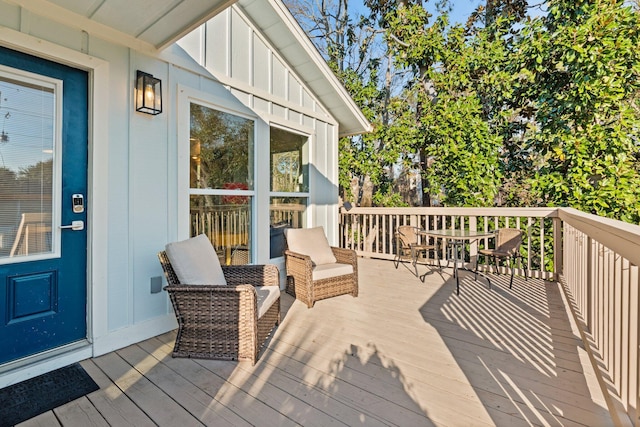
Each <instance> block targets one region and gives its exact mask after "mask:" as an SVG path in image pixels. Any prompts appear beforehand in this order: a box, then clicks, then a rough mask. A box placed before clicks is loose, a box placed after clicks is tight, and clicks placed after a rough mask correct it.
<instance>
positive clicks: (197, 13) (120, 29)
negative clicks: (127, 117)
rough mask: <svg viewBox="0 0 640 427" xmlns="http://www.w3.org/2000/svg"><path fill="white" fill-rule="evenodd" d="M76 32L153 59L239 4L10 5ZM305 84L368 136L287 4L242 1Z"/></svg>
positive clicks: (135, 0) (23, 1) (132, 0)
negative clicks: (150, 55) (79, 31)
mask: <svg viewBox="0 0 640 427" xmlns="http://www.w3.org/2000/svg"><path fill="white" fill-rule="evenodd" d="M9 1H11V2H13V3H15V4H18V5H19V6H20V7H22V8H24V9H25V10H29V11H31V12H33V13H34V14H37V15H41V16H46V17H48V18H49V19H52V20H54V21H56V22H60V23H62V24H64V25H66V26H68V27H70V28H77V29H79V30H82V31H86V32H87V33H89V34H90V35H92V36H95V37H98V38H102V39H104V40H107V41H110V42H113V43H117V44H120V45H124V46H127V47H130V48H132V49H134V50H137V51H141V52H149V53H150V54H154V53H156V54H157V53H158V52H159V51H160V50H162V49H164V48H166V47H168V46H169V45H171V44H173V43H174V42H176V41H177V40H179V39H180V38H182V37H183V36H185V35H187V34H188V33H190V32H191V31H193V30H194V29H196V28H197V27H198V26H200V25H201V24H203V23H205V22H206V21H208V20H209V19H211V18H212V17H213V16H215V15H216V14H218V13H220V12H221V11H223V10H225V9H226V8H228V7H230V6H231V5H232V4H234V3H236V0H82V1H80V0H9ZM238 5H239V6H240V7H241V8H242V9H243V10H244V11H245V13H246V14H247V16H248V17H249V18H250V19H252V20H253V22H254V23H255V25H256V26H257V28H259V29H260V30H261V31H262V32H263V33H264V34H265V35H266V36H267V38H268V39H269V40H270V42H271V43H272V44H273V46H274V47H275V48H276V49H277V50H278V52H279V54H280V55H281V56H282V58H283V59H284V60H285V61H287V62H288V63H289V65H290V66H291V67H292V69H293V70H295V72H296V73H297V74H298V75H299V76H300V78H301V79H302V80H303V81H304V83H305V84H306V85H307V87H309V89H310V90H311V91H312V92H313V93H314V95H315V96H316V97H317V98H318V99H319V100H320V102H321V103H322V104H323V107H324V108H326V109H327V110H328V112H329V113H330V114H331V115H332V116H333V117H334V118H336V120H337V121H338V124H339V135H340V136H349V135H355V134H360V133H364V132H368V131H370V130H371V128H372V126H371V124H370V123H369V121H368V120H367V119H366V118H365V117H364V115H363V114H362V111H360V109H359V108H358V106H357V105H356V104H355V102H354V101H353V99H352V98H351V96H349V94H348V93H347V91H346V89H345V88H344V86H343V85H342V84H341V83H340V81H339V80H338V79H337V77H336V76H335V74H334V73H333V72H332V71H331V69H330V68H329V66H328V65H327V63H326V62H325V60H324V58H323V57H322V55H320V53H319V52H318V50H317V49H316V47H315V46H314V45H313V43H311V41H310V40H309V38H308V37H307V35H306V34H305V33H304V31H303V30H302V28H301V27H300V25H299V24H298V22H297V21H296V20H295V18H294V17H293V15H291V13H290V12H289V10H288V9H287V8H286V6H285V5H284V4H283V3H282V1H281V0H239V2H238Z"/></svg>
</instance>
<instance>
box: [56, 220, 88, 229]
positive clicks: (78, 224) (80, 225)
mask: <svg viewBox="0 0 640 427" xmlns="http://www.w3.org/2000/svg"><path fill="white" fill-rule="evenodd" d="M60 228H61V229H67V228H70V229H71V230H73V231H81V230H84V221H71V225H61V226H60Z"/></svg>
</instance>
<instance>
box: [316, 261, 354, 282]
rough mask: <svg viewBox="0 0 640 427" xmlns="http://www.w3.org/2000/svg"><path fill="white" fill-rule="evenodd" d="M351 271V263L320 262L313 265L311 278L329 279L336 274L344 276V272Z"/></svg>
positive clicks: (348, 272) (350, 272) (349, 272)
mask: <svg viewBox="0 0 640 427" xmlns="http://www.w3.org/2000/svg"><path fill="white" fill-rule="evenodd" d="M352 273H353V265H351V264H340V263H337V262H334V263H333V264H322V265H316V266H315V267H313V276H312V277H313V280H322V279H329V278H331V277H336V276H344V275H345V274H352Z"/></svg>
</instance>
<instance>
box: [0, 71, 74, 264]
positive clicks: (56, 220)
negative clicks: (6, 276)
mask: <svg viewBox="0 0 640 427" xmlns="http://www.w3.org/2000/svg"><path fill="white" fill-rule="evenodd" d="M0 75H1V76H3V77H6V78H10V79H13V80H16V81H18V82H24V83H31V84H35V85H39V86H43V87H46V88H49V89H52V90H53V92H54V96H55V98H54V101H55V102H54V107H53V116H54V118H53V148H54V152H53V171H54V175H53V177H52V179H53V185H52V188H51V192H52V194H51V198H52V200H51V209H52V210H51V252H47V253H39V254H34V255H21V256H15V257H6V258H0V265H6V264H15V263H21V262H28V261H40V260H45V259H52V258H60V257H61V250H60V248H61V244H62V241H61V234H62V233H61V231H62V230H61V229H60V225H61V224H60V218H61V210H62V200H61V193H62V111H63V109H62V101H63V96H62V95H63V93H64V92H63V83H62V80H59V79H54V78H52V77H47V76H43V75H40V74H35V73H31V72H28V71H24V70H20V69H17V68H12V67H7V66H5V65H0ZM11 244H13V242H12V243H11Z"/></svg>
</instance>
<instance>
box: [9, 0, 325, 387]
mask: <svg viewBox="0 0 640 427" xmlns="http://www.w3.org/2000/svg"><path fill="white" fill-rule="evenodd" d="M0 31H1V32H2V38H1V39H0V45H5V44H6V45H9V46H10V47H11V48H13V49H21V46H23V48H24V50H27V51H29V52H30V53H32V54H36V55H41V56H45V57H47V58H48V59H51V60H54V61H56V60H57V61H60V62H63V63H67V64H71V65H74V64H76V63H77V64H78V65H77V66H78V67H80V68H86V69H88V70H89V71H91V65H86V64H91V58H99V59H100V60H102V61H103V63H105V64H107V66H106V68H108V72H102V73H100V74H99V75H101V76H104V75H106V76H107V77H106V78H105V80H103V81H92V85H93V86H94V87H100V88H107V89H103V90H102V91H96V93H102V94H103V95H101V98H100V99H97V100H96V104H98V105H99V106H100V108H101V109H102V110H101V111H100V112H99V114H98V112H95V113H96V114H95V116H94V117H93V118H92V120H93V127H94V128H95V129H105V132H104V133H103V134H102V135H100V137H101V138H100V139H101V142H100V144H101V146H100V147H99V148H100V150H91V147H90V152H94V151H95V152H99V153H101V154H100V155H99V156H94V157H92V158H90V170H89V176H90V180H91V181H92V182H93V183H94V186H93V187H91V188H93V189H94V191H93V192H92V194H88V202H89V204H88V208H89V209H88V210H89V211H91V210H92V207H93V206H100V207H104V209H103V210H101V211H100V214H99V216H96V218H100V219H101V221H99V223H95V224H92V223H89V221H88V224H87V225H88V228H89V229H90V230H91V231H92V232H91V235H92V236H100V237H99V238H98V237H96V238H95V239H93V240H92V241H90V246H91V251H90V254H91V253H100V254H101V256H100V258H99V259H97V258H94V259H92V260H90V263H91V264H92V265H93V266H94V267H93V268H92V274H93V275H92V276H91V277H90V280H89V286H90V287H91V293H92V295H94V296H99V298H95V299H94V302H93V306H92V307H91V308H90V310H91V317H92V324H91V329H92V335H93V336H92V337H91V338H92V339H93V343H94V344H93V345H94V347H93V349H94V354H95V355H99V354H103V353H105V352H108V351H112V350H114V349H117V348H121V347H124V346H127V345H129V344H132V343H134V342H137V341H139V340H142V339H146V338H149V337H151V336H154V335H157V334H159V333H162V332H165V331H167V330H169V329H171V328H173V327H175V318H174V315H173V311H172V308H171V306H170V303H169V301H168V298H167V294H166V293H165V292H161V293H156V294H151V292H150V279H151V278H152V277H155V276H162V274H163V273H162V270H161V268H160V265H159V263H158V260H157V258H156V254H157V252H158V251H159V250H162V249H163V248H164V245H165V244H166V243H167V242H168V241H173V240H176V239H179V238H183V237H184V236H183V235H182V234H181V233H182V231H181V230H182V229H184V228H185V227H186V225H185V224H183V223H182V218H183V216H184V215H185V213H184V212H182V210H183V209H182V205H181V203H182V202H181V200H185V190H186V189H185V188H184V186H183V185H181V184H180V182H183V181H181V179H182V180H184V178H183V177H182V178H181V175H180V174H181V173H182V171H183V169H184V167H183V166H181V164H180V162H179V160H180V158H179V153H180V150H181V147H182V148H183V146H184V144H188V136H187V138H186V139H185V138H184V137H183V136H180V129H181V126H182V127H184V125H185V124H184V121H185V120H187V122H188V110H187V111H185V110H184V109H182V110H181V108H180V107H179V106H178V99H180V96H181V95H180V93H178V92H179V88H180V87H186V88H190V89H193V90H194V91H200V92H202V93H205V94H207V97H208V98H209V99H213V100H214V102H217V101H219V102H220V103H224V104H225V105H237V108H236V109H237V110H238V111H240V110H242V109H244V110H247V111H248V109H247V107H249V108H250V109H252V111H253V112H254V113H253V114H255V115H256V117H257V120H258V122H257V126H258V129H259V132H258V135H257V137H258V140H257V141H256V144H257V146H259V147H260V148H259V150H262V151H259V152H258V153H257V158H258V161H261V160H267V159H268V158H269V156H268V143H267V142H268V139H267V138H268V125H269V124H277V125H280V126H285V127H289V128H291V129H294V130H295V131H297V132H303V133H305V134H307V135H309V137H310V138H311V141H312V143H313V151H312V157H311V163H312V164H313V167H312V175H311V177H312V181H311V182H312V184H313V187H312V188H311V202H312V206H311V209H310V211H311V219H312V225H324V226H325V227H326V228H327V230H328V232H329V233H330V236H329V237H330V240H331V241H332V242H333V241H334V240H335V239H334V237H335V236H333V234H335V233H336V231H335V230H336V226H335V225H334V224H330V223H329V222H330V221H335V218H336V217H337V172H336V171H337V161H336V160H337V157H336V155H335V153H336V150H337V132H335V123H336V120H335V119H334V118H332V117H330V116H329V115H327V114H326V112H325V111H324V109H323V108H322V107H321V105H320V103H319V102H318V101H317V99H316V98H315V97H314V96H313V95H312V93H311V91H310V90H309V89H308V88H307V87H306V86H305V85H304V83H303V81H304V80H303V79H302V78H301V77H300V76H296V75H295V74H294V73H293V72H292V71H291V69H290V67H289V66H288V65H287V64H286V63H285V62H283V61H282V59H281V58H280V57H279V56H278V54H277V52H275V51H274V49H273V48H272V47H270V45H269V43H268V41H267V40H266V38H265V37H264V36H263V35H262V34H259V33H258V32H257V31H255V29H254V28H253V27H252V26H251V25H249V23H248V21H247V20H246V19H245V18H244V17H243V16H242V12H241V10H240V9H239V8H236V7H233V8H231V9H229V10H227V11H225V12H223V13H221V14H220V15H218V16H217V17H216V18H214V19H213V20H212V21H210V22H208V23H206V24H205V25H203V26H202V27H201V28H199V29H198V30H196V32H194V33H192V34H190V35H189V36H187V37H186V38H185V39H183V40H182V41H181V42H180V43H179V46H173V47H171V48H169V49H167V50H166V51H164V52H162V53H160V54H145V53H142V52H137V51H134V50H131V49H129V48H125V47H122V46H119V45H115V44H113V43H110V42H107V41H104V40H101V39H97V38H95V37H93V36H91V35H90V34H87V33H86V32H82V31H81V30H78V29H75V28H70V27H65V26H62V25H60V24H58V23H56V22H54V21H52V20H49V19H46V18H43V17H39V16H34V15H32V14H31V13H29V12H26V11H22V10H21V8H20V7H18V6H15V5H13V4H9V3H5V2H4V0H0ZM30 36H33V37H30ZM25 38H26V39H27V40H28V43H27V42H25V41H24V40H25ZM40 40H42V41H44V42H41V41H40ZM46 42H51V43H53V44H54V45H55V48H54V49H51V48H50V46H49V47H47V46H43V47H39V46H38V44H39V43H46ZM27 45H29V46H27ZM33 46H35V47H33ZM85 54H86V55H85ZM78 56H81V57H82V58H83V60H82V61H77V62H74V61H76V60H75V59H73V58H75V57H78ZM83 64H84V65H83ZM202 67H204V68H202ZM136 70H142V71H145V72H148V73H151V74H153V75H154V76H156V77H158V78H160V79H161V80H162V87H163V110H164V111H163V113H162V114H160V115H158V116H149V115H144V114H140V113H136V112H135V111H134V108H133V85H134V83H133V81H134V78H135V73H136ZM216 100H217V101H216ZM187 126H188V123H187ZM90 144H92V142H90ZM94 148H97V147H94ZM259 169H260V168H259ZM260 170H261V171H262V172H261V174H262V175H264V174H265V172H264V171H265V169H264V165H261V169H260ZM265 181H268V179H267V180H265ZM265 189H266V190H265ZM260 191H261V192H260V194H258V195H257V196H256V200H260V201H261V204H262V205H263V206H261V207H259V209H262V210H261V212H262V213H261V214H259V215H258V217H257V218H256V221H257V223H258V224H260V225H261V226H260V227H259V229H260V230H262V231H261V232H262V233H263V234H259V233H258V235H257V236H256V244H257V254H256V261H257V262H266V261H268V258H269V241H268V240H269V235H268V227H264V225H265V224H268V220H265V218H268V209H266V206H264V205H265V204H266V203H267V202H268V188H267V187H266V186H264V187H263V188H262V189H261V190H260ZM333 211H336V212H335V214H333ZM257 228H258V227H257ZM102 248H104V250H103V249H102ZM281 267H282V266H281ZM1 380H2V376H0V384H1Z"/></svg>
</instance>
